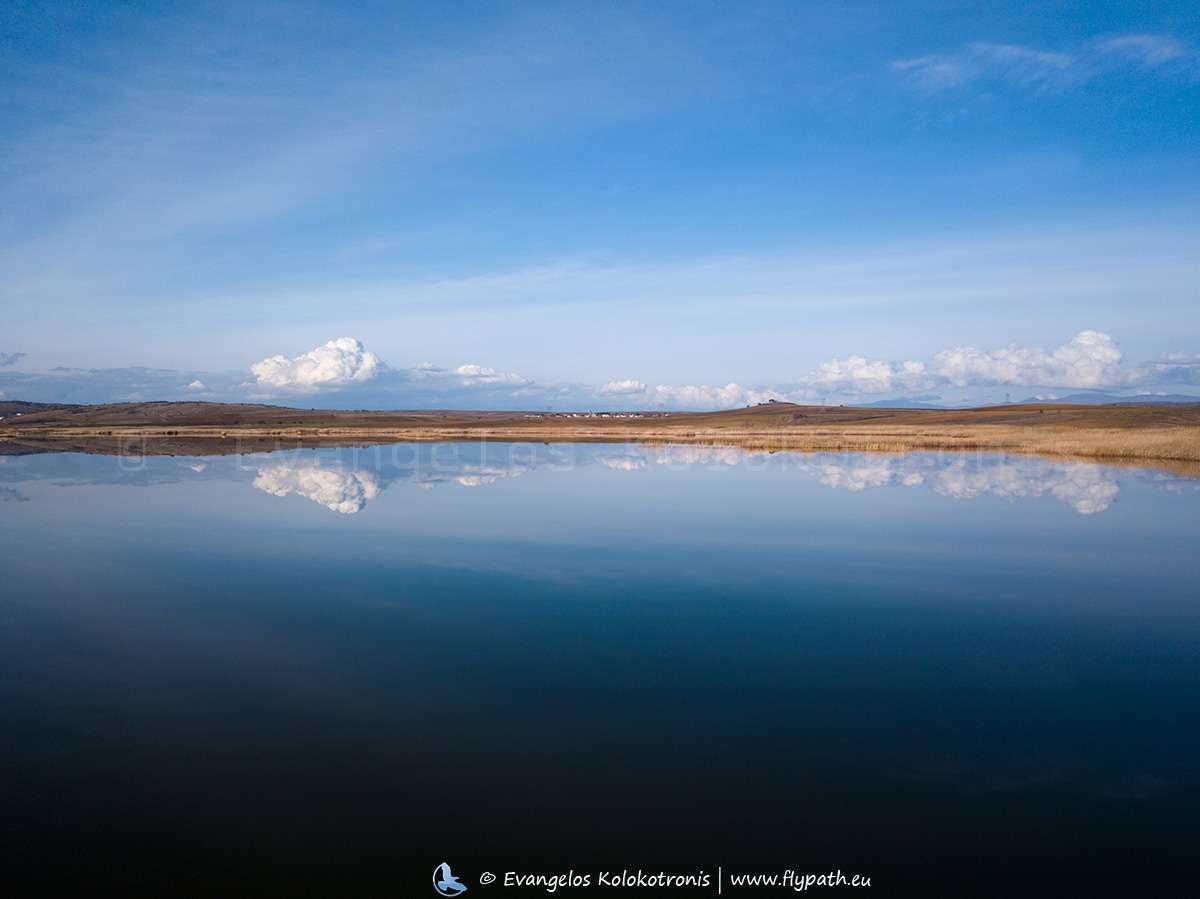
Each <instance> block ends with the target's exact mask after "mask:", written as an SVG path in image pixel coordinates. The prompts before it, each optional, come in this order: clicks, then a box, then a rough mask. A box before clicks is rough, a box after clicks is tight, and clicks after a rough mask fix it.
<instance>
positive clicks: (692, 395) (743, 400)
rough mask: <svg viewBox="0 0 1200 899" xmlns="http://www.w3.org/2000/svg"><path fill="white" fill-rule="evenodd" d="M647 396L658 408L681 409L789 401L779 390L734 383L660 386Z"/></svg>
mask: <svg viewBox="0 0 1200 899" xmlns="http://www.w3.org/2000/svg"><path fill="white" fill-rule="evenodd" d="M648 395H649V397H650V399H651V401H652V402H654V403H656V404H657V405H660V406H664V407H666V408H678V409H729V408H732V407H734V406H750V405H753V404H755V403H765V402H766V401H767V400H770V399H776V400H782V399H786V396H785V395H784V394H782V393H780V392H778V391H776V390H756V389H754V388H751V387H742V386H741V385H740V384H736V383H732V382H731V383H729V384H726V385H725V386H724V387H709V386H708V385H707V384H700V385H692V384H689V385H685V386H683V387H672V386H671V385H669V384H659V385H658V386H656V387H655V388H654V389H653V390H651V391H650V392H649V394H648Z"/></svg>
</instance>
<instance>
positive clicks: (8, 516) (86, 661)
mask: <svg viewBox="0 0 1200 899" xmlns="http://www.w3.org/2000/svg"><path fill="white" fill-rule="evenodd" d="M1198 483H1200V482H1198V481H1196V480H1192V479H1188V478H1184V477H1180V476H1177V475H1174V474H1171V473H1169V472H1166V471H1161V470H1155V469H1150V468H1136V467H1130V468H1126V467H1117V466H1104V465H1091V464H1088V463H1083V462H1074V461H1069V460H1052V459H1039V458H1035V457H1029V456H1005V455H996V454H952V453H941V454H939V453H914V454H908V455H868V454H842V453H823V454H802V453H789V452H779V453H762V452H746V451H742V450H739V449H734V448H728V447H698V446H637V445H597V444H592V445H542V444H538V445H529V444H488V445H480V444H422V445H412V444H399V445H395V446H384V447H371V448H365V449H359V450H350V449H342V450H302V451H290V450H289V451H286V452H278V453H257V454H243V455H240V456H237V455H234V456H203V457H199V456H187V457H183V456H181V457H174V458H172V457H155V456H149V457H145V458H117V457H105V456H95V455H79V454H61V455H57V454H41V455H26V456H11V455H10V456H7V457H3V462H0V500H3V501H0V572H3V576H4V589H3V590H0V713H3V720H4V722H5V727H6V738H7V739H6V740H5V741H0V744H2V745H0V766H3V767H4V769H5V770H6V771H7V772H9V776H8V777H7V779H6V786H8V787H9V789H8V792H6V794H5V803H6V810H8V811H9V814H10V817H11V818H12V819H13V820H14V821H15V822H19V825H20V827H21V828H22V832H23V833H26V834H31V835H32V836H31V837H30V838H29V839H30V842H31V843H36V842H38V841H40V843H41V845H43V846H50V847H53V848H54V858H55V859H56V860H57V859H59V858H61V857H65V856H70V857H71V858H73V859H83V860H85V861H86V860H88V859H90V860H91V863H93V864H96V865H102V866H109V865H111V864H112V848H111V847H112V845H122V846H148V845H154V846H155V847H156V850H160V851H161V852H162V853H163V854H165V855H170V854H171V853H176V854H177V857H183V856H180V855H178V854H179V853H185V854H186V853H187V852H190V851H192V850H193V848H194V847H200V851H203V852H207V851H209V850H210V849H213V850H214V851H216V852H224V853H226V857H237V858H239V859H241V858H251V859H252V860H253V863H254V864H257V865H260V866H261V867H262V868H263V869H269V870H271V871H278V870H285V869H286V870H295V866H296V865H297V864H299V863H301V862H302V861H303V860H306V859H323V858H331V857H332V858H336V859H337V865H338V866H339V868H338V870H339V871H343V870H344V871H358V870H363V869H365V868H366V867H369V866H370V865H377V866H380V867H379V868H378V870H388V871H389V872H390V871H391V868H390V867H389V865H392V864H393V863H394V860H395V858H396V856H397V852H398V850H397V847H407V848H408V849H410V851H411V852H412V853H413V854H415V855H419V856H420V857H421V859H422V864H424V860H426V859H433V860H434V861H433V862H430V864H431V865H432V864H434V863H436V860H437V859H439V858H441V857H442V856H443V853H445V852H447V851H448V850H447V847H454V851H455V852H456V853H461V855H462V857H463V858H467V857H468V856H472V853H475V855H474V856H472V857H482V855H481V853H483V852H485V851H491V850H496V847H497V842H498V841H499V842H500V843H501V844H502V845H501V847H500V850H502V851H501V854H503V855H505V858H506V859H507V860H509V861H510V860H511V858H512V857H513V855H512V854H511V852H512V851H513V845H512V844H513V843H514V842H516V841H518V840H519V841H520V843H521V845H534V846H537V847H538V849H539V851H544V852H545V853H546V858H547V859H549V860H550V861H551V862H553V863H554V864H558V863H560V862H565V863H566V864H567V865H570V864H573V863H577V860H578V857H579V854H580V853H581V852H582V851H585V850H586V849H587V847H597V850H598V851H600V850H603V851H604V852H605V854H606V856H607V857H609V858H619V859H622V860H626V859H630V858H639V857H640V856H639V855H638V853H639V852H640V851H642V850H644V848H645V847H646V846H656V847H659V846H662V845H663V840H664V834H665V835H667V836H668V837H673V838H674V840H675V841H676V843H677V844H678V847H681V848H680V852H679V854H678V856H677V857H678V858H680V859H681V860H682V861H683V863H684V864H687V865H693V864H695V865H698V864H702V863H704V861H705V860H706V859H712V858H718V857H720V856H721V854H722V853H728V854H731V855H736V854H737V853H736V852H732V851H730V842H729V841H730V839H735V840H741V841H742V846H741V848H742V849H743V850H745V851H744V853H743V855H742V857H745V858H752V859H759V860H761V861H760V862H758V863H762V864H766V863H771V864H774V863H775V862H776V861H778V863H779V864H780V865H784V864H791V863H794V861H795V858H796V856H795V852H796V847H797V846H802V847H804V849H805V851H806V852H808V851H810V850H811V852H812V856H811V857H812V858H814V859H824V860H834V859H842V858H844V857H845V854H846V852H847V847H852V848H853V849H854V850H855V851H856V852H859V853H860V858H861V859H862V864H863V865H864V867H869V868H870V869H871V870H877V869H878V870H883V869H882V867H880V868H876V866H882V865H883V864H884V863H885V862H886V861H887V859H889V858H894V857H899V858H900V861H899V862H897V864H900V865H901V866H903V865H906V864H908V860H909V859H911V858H913V857H916V858H920V859H922V863H924V862H925V860H927V859H932V861H930V864H932V865H934V866H935V867H936V868H937V869H938V871H941V870H942V865H944V864H947V863H960V864H962V865H963V867H964V869H967V870H968V871H969V873H970V875H971V877H972V878H974V877H976V876H977V873H978V871H979V870H980V866H981V865H985V863H987V862H988V858H986V857H983V858H981V857H980V854H981V853H984V854H986V853H987V852H989V851H991V850H992V848H993V847H995V852H996V857H995V859H993V861H994V862H995V863H996V864H999V865H1002V866H1005V867H1006V869H1007V867H1008V866H1017V867H1020V868H1021V870H1026V869H1027V867H1029V866H1036V865H1037V864H1038V863H1039V860H1045V859H1046V856H1045V855H1044V847H1045V839H1044V833H1045V832H1046V831H1047V830H1052V831H1053V832H1055V833H1060V834H1062V833H1070V834H1079V835H1082V837H1081V843H1080V845H1081V846H1086V848H1087V852H1086V853H1082V851H1081V855H1086V858H1085V859H1084V861H1083V862H1081V861H1080V859H1079V858H1078V857H1077V858H1075V859H1074V861H1073V862H1072V864H1074V865H1075V867H1064V868H1063V870H1078V869H1079V868H1078V866H1079V865H1080V864H1083V863H1086V865H1088V866H1089V867H1088V870H1092V869H1091V867H1090V866H1091V865H1093V864H1095V859H1096V857H1097V856H1096V852H1095V851H1094V847H1096V846H1101V845H1103V846H1118V847H1119V846H1126V845H1131V844H1132V843H1133V842H1135V841H1137V840H1142V839H1144V838H1145V835H1146V834H1147V833H1152V834H1153V835H1154V839H1155V840H1156V845H1157V846H1159V847H1161V849H1160V854H1161V855H1162V856H1163V857H1164V858H1165V859H1166V860H1167V861H1168V862H1169V861H1172V860H1173V861H1174V862H1175V863H1180V864H1182V863H1184V862H1187V863H1188V864H1191V863H1192V862H1191V861H1190V860H1192V859H1194V855H1195V851H1194V839H1193V838H1192V832H1193V831H1194V827H1193V826H1192V825H1193V822H1194V820H1195V801H1194V797H1195V796H1196V795H1200V794H1198V793H1197V790H1198V789H1200V774H1198V772H1197V769H1196V765H1195V761H1194V760H1195V759H1196V758H1197V757H1200V724H1198V723H1197V720H1196V716H1195V715H1194V714H1190V713H1188V712H1187V709H1189V708H1191V707H1192V706H1194V704H1195V702H1194V700H1195V695H1196V693H1197V691H1200V665H1197V660H1196V649H1195V648H1196V646H1197V645H1200V605H1198V604H1197V603H1196V590H1195V584H1196V579H1197V576H1198V574H1200V573H1198V570H1197V566H1198V562H1197V557H1196V553H1195V546H1196V544H1197V540H1198V539H1200V516H1197V515H1196V506H1197V501H1198V500H1200V494H1198V493H1197V492H1196V488H1197V485H1198ZM114 785H115V786H114ZM147 785H149V786H147ZM697 785H703V788H702V789H698V788H697ZM164 808H166V809H171V810H174V811H175V813H176V817H175V818H174V819H171V820H167V821H166V823H164V819H163V818H162V817H161V815H162V810H163V809H164ZM463 809H466V810H469V811H470V812H471V813H470V814H463V813H462V810H463ZM581 809H586V810H587V812H586V814H581V812H580V810H581ZM397 810H401V811H402V813H401V814H398V813H397ZM480 810H482V811H480ZM476 812H480V813H479V814H476ZM498 819H502V820H503V822H504V826H503V827H501V828H499V829H498V828H497V827H496V826H495V821H496V820H498ZM229 821H237V822H241V824H240V825H239V826H238V827H237V828H233V829H229V828H226V827H225V826H224V822H229ZM297 821H300V822H301V824H300V825H297V824H296V823H295V822H297ZM1030 821H1035V822H1042V824H1041V828H1042V829H1040V830H1038V829H1035V830H1033V831H1031V830H1030V829H1029V822H1030ZM212 822H221V826H214V825H213V823H212ZM64 828H66V832H65V833H64ZM304 828H309V829H308V830H304ZM988 828H992V830H991V831H989V830H988ZM298 831H303V832H298ZM281 832H286V833H289V834H292V835H293V837H294V839H293V842H291V843H277V842H276V840H277V838H278V835H279V834H280V833H281ZM981 833H982V834H985V835H987V834H990V835H991V836H989V837H988V838H987V839H983V838H981V837H980V834H981ZM105 834H108V835H111V842H110V843H103V842H100V841H99V838H98V836H97V835H105ZM729 834H733V837H730V836H729ZM897 834H909V835H912V841H911V842H909V843H898V842H897ZM510 838H511V839H510ZM506 840H507V841H508V842H507V843H506V842H505V841H506ZM597 840H600V841H601V843H598V842H597ZM155 841H157V842H155ZM773 841H774V842H773ZM248 845H252V846H253V847H254V852H247V850H246V847H247V846H248ZM272 847H275V848H274V850H273V849H272ZM330 847H334V848H333V849H331V848H330ZM581 847H582V849H581ZM814 847H815V848H814ZM735 849H736V847H735ZM498 851H499V850H498ZM331 853H332V855H331ZM938 853H940V856H939V855H938ZM455 857H456V858H457V857H458V856H457V855H456V856H455ZM298 860H300V861H298ZM497 861H498V862H502V863H508V861H505V859H497ZM622 863H624V861H623V862H622ZM833 863H834V864H837V863H839V862H836V861H835V862H833ZM1047 863H1048V864H1052V865H1054V866H1056V867H1058V866H1062V865H1064V862H1063V860H1062V857H1061V856H1060V854H1058V853H1057V852H1056V853H1055V855H1054V856H1053V857H1052V858H1050V859H1049V861H1048V862H1047ZM497 870H504V869H502V868H498V869H497ZM147 892H155V891H154V890H149V889H148V890H147ZM159 892H161V890H160V891H159ZM295 892H304V890H297V891H295ZM308 892H311V890H309V891H308ZM327 892H328V893H329V894H330V895H333V894H340V892H339V891H338V890H337V889H331V890H328V891H327ZM342 892H344V891H342ZM375 892H380V891H375ZM382 892H386V890H383V891H382ZM934 892H935V893H936V890H935V891H934ZM956 894H961V895H967V894H970V890H967V891H966V892H963V891H962V890H959V891H958V892H957V893H956ZM405 895H408V893H405Z"/></svg>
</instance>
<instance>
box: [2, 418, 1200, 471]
mask: <svg viewBox="0 0 1200 899" xmlns="http://www.w3.org/2000/svg"><path fill="white" fill-rule="evenodd" d="M0 441H8V442H12V443H16V444H21V445H27V446H30V447H31V448H36V449H41V450H43V451H51V452H53V451H55V450H58V451H67V452H70V451H78V452H88V451H91V452H100V453H104V452H105V451H106V450H108V451H109V452H111V453H114V454H119V453H121V452H128V451H129V450H130V449H132V447H129V446H128V444H129V442H130V441H136V442H139V443H140V442H143V441H150V442H153V443H155V444H157V445H158V446H157V447H155V448H152V447H149V446H142V447H139V448H138V449H137V453H136V454H139V455H141V454H148V455H156V454H161V455H188V454H189V453H188V452H187V449H188V448H187V447H185V446H180V445H178V444H186V443H188V442H191V441H195V442H197V443H198V444H200V445H199V446H197V447H194V448H195V449H199V450H202V452H201V453H199V454H203V455H208V454H212V450H213V449H218V450H224V452H222V453H221V454H227V453H235V452H239V451H244V452H262V451H264V449H263V448H261V447H259V446H245V444H246V443H247V442H250V443H253V444H263V443H267V442H275V443H278V442H279V441H285V442H289V443H292V444H297V445H300V446H303V445H305V444H309V445H314V446H316V445H321V444H324V445H331V444H338V443H342V444H347V445H349V444H366V445H375V444H382V443H402V442H418V443H429V442H464V441H495V442H504V443H507V442H534V443H649V444H654V443H658V444H695V445H723V446H733V447H741V448H744V449H751V450H760V451H762V450H766V451H772V450H778V451H797V452H805V451H807V452H882V453H903V452H913V451H921V450H936V451H960V452H1008V453H1030V454H1036V455H1043V456H1058V457H1069V458H1073V459H1079V460H1091V461H1096V462H1103V461H1110V462H1125V463H1126V464H1129V463H1143V464H1147V465H1156V464H1158V465H1161V464H1163V463H1168V464H1171V463H1183V464H1184V465H1185V467H1190V466H1187V465H1186V463H1196V464H1197V467H1200V426H1185V425H1176V426H1172V427H1141V428H1087V427H1071V428H1057V427H1051V426H1043V427H1033V426H1024V427H1022V426H1014V425H1007V424H1002V425H988V424H969V425H960V426H945V425H943V426H940V427H939V426H933V427H905V426H889V425H885V424H870V425H865V426H859V427H853V426H847V425H843V426H841V427H832V428H831V427H821V426H807V427H798V428H797V427H791V428H761V427H758V428H745V429H743V428H732V427H725V428H704V427H686V426H673V427H672V426H667V427H661V426H660V427H630V426H622V425H614V426H604V427H594V426H592V427H588V426H577V425H566V424H564V425H558V426H554V427H544V426H542V427H539V426H537V425H533V424H530V425H526V426H520V425H518V426H511V425H509V426H499V427H497V426H488V425H485V424H480V425H475V426H459V427H429V426H408V427H385V428H378V427H253V426H250V427H247V426H244V425H243V426H232V427H221V426H206V425H181V426H173V427H152V426H145V425H140V426H125V427H122V426H112V427H79V426H74V427H72V426H65V427H64V426H58V427H55V426H40V427H30V428H11V427H10V428H0ZM230 443H232V444H233V447H232V448H230V447H229V444H230ZM243 447H244V448H243ZM156 448H157V449H158V450H159V452H158V453H156V452H155V449H156ZM203 450H208V452H203Z"/></svg>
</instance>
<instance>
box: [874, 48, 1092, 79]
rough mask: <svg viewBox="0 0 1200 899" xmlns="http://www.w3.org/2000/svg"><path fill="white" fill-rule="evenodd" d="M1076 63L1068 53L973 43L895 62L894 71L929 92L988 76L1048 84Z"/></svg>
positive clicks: (893, 64)
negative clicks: (907, 75)
mask: <svg viewBox="0 0 1200 899" xmlns="http://www.w3.org/2000/svg"><path fill="white" fill-rule="evenodd" d="M1074 64H1075V59H1074V57H1072V56H1071V55H1070V54H1066V53H1051V52H1047V51H1044V50H1036V49H1034V48H1032V47H1022V46H1020V45H1017V44H993V43H988V42H986V41H972V42H971V43H969V44H966V45H965V46H963V47H961V48H959V49H958V50H955V51H953V52H951V53H934V54H931V55H929V56H921V57H917V58H915V59H900V60H896V61H895V62H893V63H892V68H893V69H895V70H897V71H900V72H906V73H908V74H909V76H910V77H911V78H912V79H913V81H914V82H915V83H917V84H918V85H919V86H921V87H923V88H925V89H927V90H942V89H946V88H952V87H958V86H959V85H961V84H964V83H965V82H967V81H972V80H974V79H976V78H982V77H985V76H993V77H1002V78H1007V79H1008V80H1011V81H1016V82H1019V83H1021V84H1039V83H1046V82H1049V81H1051V80H1053V79H1057V78H1059V77H1061V76H1062V75H1063V73H1065V72H1067V71H1068V70H1070V69H1071V67H1072V66H1073V65H1074Z"/></svg>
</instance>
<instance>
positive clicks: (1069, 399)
mask: <svg viewBox="0 0 1200 899" xmlns="http://www.w3.org/2000/svg"><path fill="white" fill-rule="evenodd" d="M1022 402H1025V403H1041V402H1045V400H1039V399H1037V398H1036V397H1030V398H1029V399H1027V400H1023V401H1022ZM1051 402H1054V403H1073V404H1076V405H1083V406H1173V405H1176V404H1179V403H1200V396H1188V395H1187V394H1184V393H1168V394H1163V395H1161V396H1160V395H1156V394H1153V393H1141V394H1138V395H1137V396H1118V395H1117V394H1114V393H1072V394H1070V395H1069V396H1060V397H1057V398H1055V399H1054V400H1052V401H1051Z"/></svg>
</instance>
